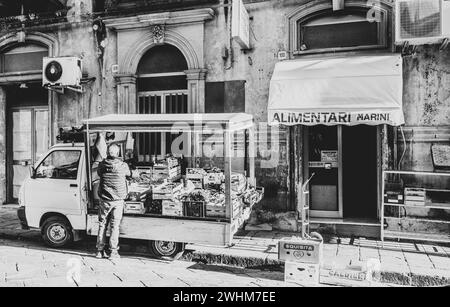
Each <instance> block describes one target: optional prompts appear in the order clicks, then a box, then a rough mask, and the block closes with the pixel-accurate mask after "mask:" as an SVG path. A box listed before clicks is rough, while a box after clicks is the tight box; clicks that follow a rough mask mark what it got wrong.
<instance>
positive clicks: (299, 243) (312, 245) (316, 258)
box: [278, 237, 323, 264]
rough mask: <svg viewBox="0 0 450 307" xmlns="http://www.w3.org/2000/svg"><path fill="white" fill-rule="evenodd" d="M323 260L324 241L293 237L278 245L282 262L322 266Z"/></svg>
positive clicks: (279, 257)
mask: <svg viewBox="0 0 450 307" xmlns="http://www.w3.org/2000/svg"><path fill="white" fill-rule="evenodd" d="M322 258H323V242H322V241H319V240H311V239H310V240H303V239H301V238H297V237H292V238H285V239H282V240H280V241H279V243H278V259H279V260H281V261H287V262H300V263H311V264H320V263H322Z"/></svg>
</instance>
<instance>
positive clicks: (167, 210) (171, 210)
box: [162, 200, 183, 216]
mask: <svg viewBox="0 0 450 307" xmlns="http://www.w3.org/2000/svg"><path fill="white" fill-rule="evenodd" d="M162 215H167V216H183V204H182V203H181V202H178V201H170V200H163V201H162Z"/></svg>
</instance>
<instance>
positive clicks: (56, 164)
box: [36, 150, 81, 180]
mask: <svg viewBox="0 0 450 307" xmlns="http://www.w3.org/2000/svg"><path fill="white" fill-rule="evenodd" d="M80 156H81V152H80V151H79V150H56V151H53V152H52V153H50V154H49V155H48V156H47V157H46V158H45V159H44V161H42V162H41V163H40V164H39V166H38V168H37V169H36V178H51V179H72V180H74V179H77V175H78V164H79V162H80Z"/></svg>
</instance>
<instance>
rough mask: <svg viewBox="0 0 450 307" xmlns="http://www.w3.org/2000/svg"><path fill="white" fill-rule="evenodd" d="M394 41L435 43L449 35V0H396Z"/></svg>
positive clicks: (419, 43) (401, 42)
mask: <svg viewBox="0 0 450 307" xmlns="http://www.w3.org/2000/svg"><path fill="white" fill-rule="evenodd" d="M395 16H396V18H395V19H396V25H395V43H396V44H403V43H405V42H408V43H409V44H411V45H423V44H436V43H440V42H442V40H443V39H445V38H449V37H450V0H396V1H395Z"/></svg>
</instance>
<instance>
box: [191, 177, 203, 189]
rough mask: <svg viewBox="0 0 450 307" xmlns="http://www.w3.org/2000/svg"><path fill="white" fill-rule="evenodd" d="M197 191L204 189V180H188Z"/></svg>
mask: <svg viewBox="0 0 450 307" xmlns="http://www.w3.org/2000/svg"><path fill="white" fill-rule="evenodd" d="M187 180H189V181H190V182H192V184H193V185H194V187H195V188H196V189H203V178H187Z"/></svg>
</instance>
